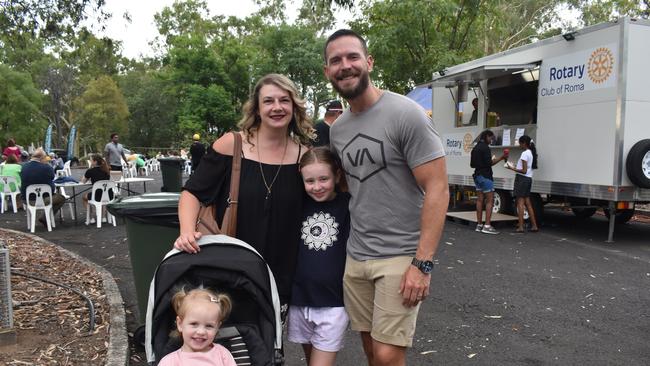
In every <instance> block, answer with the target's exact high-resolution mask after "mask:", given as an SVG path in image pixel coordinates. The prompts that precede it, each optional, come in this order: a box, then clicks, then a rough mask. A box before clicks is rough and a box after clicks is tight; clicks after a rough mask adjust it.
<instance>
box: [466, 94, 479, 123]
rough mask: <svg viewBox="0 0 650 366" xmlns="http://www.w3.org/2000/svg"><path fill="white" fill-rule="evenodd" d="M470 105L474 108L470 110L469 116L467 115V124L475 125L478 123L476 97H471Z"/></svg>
mask: <svg viewBox="0 0 650 366" xmlns="http://www.w3.org/2000/svg"><path fill="white" fill-rule="evenodd" d="M472 107H474V110H473V111H472V115H471V117H469V122H468V125H470V126H476V124H477V123H478V98H474V99H472Z"/></svg>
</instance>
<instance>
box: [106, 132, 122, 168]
mask: <svg viewBox="0 0 650 366" xmlns="http://www.w3.org/2000/svg"><path fill="white" fill-rule="evenodd" d="M119 138H120V137H119V136H118V135H117V134H116V133H112V134H111V142H109V143H108V144H106V146H105V147H104V156H105V157H106V161H107V162H108V165H110V166H111V170H112V171H118V172H121V171H122V159H124V161H125V162H126V161H127V160H126V156H125V155H124V146H122V144H120V143H119V142H118V141H119Z"/></svg>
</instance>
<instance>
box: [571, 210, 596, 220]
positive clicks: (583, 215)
mask: <svg viewBox="0 0 650 366" xmlns="http://www.w3.org/2000/svg"><path fill="white" fill-rule="evenodd" d="M571 211H572V212H573V214H574V215H576V217H577V218H580V219H587V218H590V217H591V216H593V215H594V214H595V213H596V211H598V209H597V208H596V207H586V208H573V207H572V208H571Z"/></svg>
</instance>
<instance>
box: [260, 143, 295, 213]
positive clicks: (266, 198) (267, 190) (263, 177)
mask: <svg viewBox="0 0 650 366" xmlns="http://www.w3.org/2000/svg"><path fill="white" fill-rule="evenodd" d="M256 142H257V163H258V164H259V167H260V174H262V181H263V182H264V187H266V197H264V200H265V201H267V200H268V199H269V197H271V189H272V188H273V183H275V180H276V179H278V175H280V169H282V163H283V162H284V157H285V155H286V154H287V146H288V145H289V138H288V137H287V139H286V140H285V141H284V152H283V153H282V159H280V166H279V167H278V170H277V171H276V172H275V176H274V177H273V180H272V181H271V184H268V183H267V182H266V176H264V169H262V158H261V157H260V134H259V132H258V133H257V136H256Z"/></svg>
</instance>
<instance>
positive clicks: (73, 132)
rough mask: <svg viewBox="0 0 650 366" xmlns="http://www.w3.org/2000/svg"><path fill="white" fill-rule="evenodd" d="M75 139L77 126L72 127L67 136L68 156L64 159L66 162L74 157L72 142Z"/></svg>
mask: <svg viewBox="0 0 650 366" xmlns="http://www.w3.org/2000/svg"><path fill="white" fill-rule="evenodd" d="M76 138H77V126H74V125H73V126H72V128H70V134H69V135H68V156H67V157H66V159H67V160H70V159H72V157H73V156H74V142H75V140H76Z"/></svg>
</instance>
